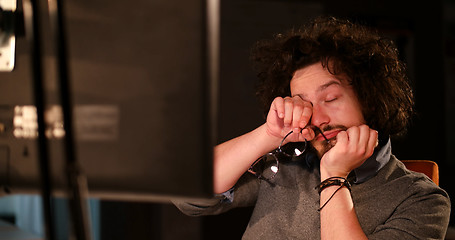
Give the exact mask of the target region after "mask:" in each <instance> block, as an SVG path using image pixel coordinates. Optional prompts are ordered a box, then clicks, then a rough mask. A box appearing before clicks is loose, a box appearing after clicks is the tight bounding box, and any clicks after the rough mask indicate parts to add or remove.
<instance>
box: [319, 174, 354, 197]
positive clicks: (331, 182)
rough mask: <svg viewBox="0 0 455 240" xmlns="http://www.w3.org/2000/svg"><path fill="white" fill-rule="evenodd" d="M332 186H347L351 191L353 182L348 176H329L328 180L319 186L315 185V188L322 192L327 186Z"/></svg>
mask: <svg viewBox="0 0 455 240" xmlns="http://www.w3.org/2000/svg"><path fill="white" fill-rule="evenodd" d="M330 186H341V187H343V186H345V187H346V188H347V189H349V191H351V184H350V183H349V181H348V180H347V179H346V178H343V177H330V178H327V179H326V180H324V181H322V182H321V183H320V184H319V185H318V186H316V187H315V189H317V190H318V193H319V194H321V192H322V191H323V190H324V189H326V188H327V187H330Z"/></svg>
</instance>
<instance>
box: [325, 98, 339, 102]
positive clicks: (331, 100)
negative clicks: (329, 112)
mask: <svg viewBox="0 0 455 240" xmlns="http://www.w3.org/2000/svg"><path fill="white" fill-rule="evenodd" d="M337 99H338V98H329V99H327V100H325V102H327V103H329V102H333V101H335V100H337Z"/></svg>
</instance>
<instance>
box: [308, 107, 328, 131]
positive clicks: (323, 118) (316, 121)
mask: <svg viewBox="0 0 455 240" xmlns="http://www.w3.org/2000/svg"><path fill="white" fill-rule="evenodd" d="M329 122H330V117H329V115H327V112H326V111H325V109H324V108H323V107H321V106H319V105H317V104H314V105H313V115H312V117H311V125H314V126H316V127H318V128H321V129H322V127H323V126H324V125H327V124H329Z"/></svg>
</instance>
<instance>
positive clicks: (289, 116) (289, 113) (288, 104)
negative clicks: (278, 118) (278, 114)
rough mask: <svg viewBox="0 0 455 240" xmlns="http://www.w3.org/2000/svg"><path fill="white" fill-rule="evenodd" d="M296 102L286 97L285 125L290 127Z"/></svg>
mask: <svg viewBox="0 0 455 240" xmlns="http://www.w3.org/2000/svg"><path fill="white" fill-rule="evenodd" d="M293 109H294V102H293V101H292V99H291V98H289V97H286V98H284V122H283V123H284V126H286V127H289V126H291V123H292V116H293Z"/></svg>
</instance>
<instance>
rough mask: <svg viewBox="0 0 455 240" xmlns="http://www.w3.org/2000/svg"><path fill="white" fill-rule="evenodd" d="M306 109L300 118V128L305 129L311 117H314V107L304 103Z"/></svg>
mask: <svg viewBox="0 0 455 240" xmlns="http://www.w3.org/2000/svg"><path fill="white" fill-rule="evenodd" d="M303 104H304V107H303V111H302V116H301V117H300V128H305V127H306V126H307V125H308V123H309V122H310V119H311V116H312V115H313V105H312V104H311V103H309V102H306V101H304V102H303Z"/></svg>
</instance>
